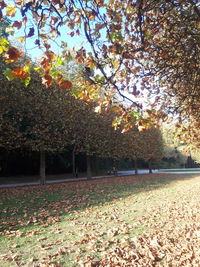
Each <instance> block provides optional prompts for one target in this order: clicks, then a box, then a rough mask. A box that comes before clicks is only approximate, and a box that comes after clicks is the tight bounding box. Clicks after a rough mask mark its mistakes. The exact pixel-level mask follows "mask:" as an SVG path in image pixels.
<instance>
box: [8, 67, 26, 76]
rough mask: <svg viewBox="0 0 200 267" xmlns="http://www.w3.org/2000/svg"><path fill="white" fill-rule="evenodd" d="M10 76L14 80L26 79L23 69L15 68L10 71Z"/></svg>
mask: <svg viewBox="0 0 200 267" xmlns="http://www.w3.org/2000/svg"><path fill="white" fill-rule="evenodd" d="M11 73H12V75H13V76H14V77H16V78H20V79H25V78H27V77H28V72H27V71H25V70H24V67H17V68H15V69H14V70H12V72H11Z"/></svg>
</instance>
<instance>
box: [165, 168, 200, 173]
mask: <svg viewBox="0 0 200 267" xmlns="http://www.w3.org/2000/svg"><path fill="white" fill-rule="evenodd" d="M199 171H200V169H199V168H196V169H195V168H194V169H163V170H162V172H199Z"/></svg>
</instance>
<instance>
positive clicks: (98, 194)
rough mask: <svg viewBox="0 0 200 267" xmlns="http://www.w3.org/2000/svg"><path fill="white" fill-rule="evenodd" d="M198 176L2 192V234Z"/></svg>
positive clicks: (163, 176)
mask: <svg viewBox="0 0 200 267" xmlns="http://www.w3.org/2000/svg"><path fill="white" fill-rule="evenodd" d="M198 176H199V175H197V174H182V175H180V174H151V175H149V174H145V175H137V176H135V175H134V176H123V177H113V178H103V179H92V180H88V181H81V182H70V183H61V184H51V185H46V186H26V187H18V188H1V189H0V195H1V198H0V231H11V230H19V229H22V228H23V230H24V231H27V230H28V229H30V228H32V227H33V226H37V227H39V226H41V225H44V224H48V225H50V224H53V223H55V222H56V221H57V220H58V218H61V219H62V217H69V218H71V217H73V213H74V212H76V211H83V210H84V209H86V208H89V207H95V206H99V205H103V204H106V203H108V204H109V203H111V202H112V201H114V200H117V199H119V198H121V199H123V198H126V197H129V196H131V195H133V194H134V195H136V194H138V193H140V192H149V191H154V190H156V189H161V188H163V187H165V186H166V185H171V184H172V183H174V182H176V181H181V180H189V179H193V178H196V177H198Z"/></svg>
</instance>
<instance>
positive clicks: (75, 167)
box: [72, 146, 78, 177]
mask: <svg viewBox="0 0 200 267" xmlns="http://www.w3.org/2000/svg"><path fill="white" fill-rule="evenodd" d="M72 168H73V176H74V177H78V168H77V166H76V147H75V146H74V148H73V150H72Z"/></svg>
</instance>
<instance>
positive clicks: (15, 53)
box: [4, 47, 23, 63]
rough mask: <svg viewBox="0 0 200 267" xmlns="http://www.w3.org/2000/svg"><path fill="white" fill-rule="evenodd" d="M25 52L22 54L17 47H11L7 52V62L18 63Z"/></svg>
mask: <svg viewBox="0 0 200 267" xmlns="http://www.w3.org/2000/svg"><path fill="white" fill-rule="evenodd" d="M22 56H23V52H20V51H19V50H18V49H17V48H16V47H10V48H9V49H8V51H6V53H5V55H4V57H5V61H6V62H9V63H10V62H16V61H17V60H18V59H20V58H22Z"/></svg>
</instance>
